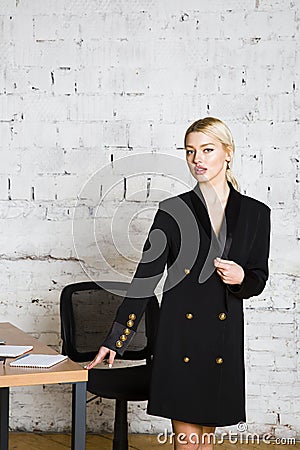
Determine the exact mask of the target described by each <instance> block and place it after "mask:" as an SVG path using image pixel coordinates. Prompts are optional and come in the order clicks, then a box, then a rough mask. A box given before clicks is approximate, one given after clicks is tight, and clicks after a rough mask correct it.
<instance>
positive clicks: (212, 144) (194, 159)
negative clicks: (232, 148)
mask: <svg viewBox="0 0 300 450" xmlns="http://www.w3.org/2000/svg"><path fill="white" fill-rule="evenodd" d="M185 148H186V160H187V163H188V166H189V169H190V171H191V174H192V175H193V177H194V178H196V180H197V181H198V182H199V183H203V182H212V183H214V184H215V183H217V182H218V181H221V180H225V179H226V175H225V174H226V167H227V161H229V160H230V157H231V152H229V150H227V151H226V150H225V148H224V146H223V144H222V143H221V142H220V141H219V140H217V139H216V138H214V137H211V136H208V135H207V134H204V133H202V132H201V131H193V132H192V133H189V134H188V135H187V137H186V145H185Z"/></svg>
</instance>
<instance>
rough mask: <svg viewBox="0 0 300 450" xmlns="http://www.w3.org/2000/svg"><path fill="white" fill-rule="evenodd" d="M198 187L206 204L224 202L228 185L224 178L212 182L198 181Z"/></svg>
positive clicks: (228, 190)
mask: <svg viewBox="0 0 300 450" xmlns="http://www.w3.org/2000/svg"><path fill="white" fill-rule="evenodd" d="M199 187H200V189H201V192H202V194H203V197H204V199H205V202H206V203H207V204H210V205H212V204H215V203H220V202H221V203H226V200H227V198H228V195H229V192H230V187H229V185H228V183H227V180H226V178H225V179H223V180H221V181H218V182H217V183H214V184H212V183H211V182H209V181H208V182H202V183H199Z"/></svg>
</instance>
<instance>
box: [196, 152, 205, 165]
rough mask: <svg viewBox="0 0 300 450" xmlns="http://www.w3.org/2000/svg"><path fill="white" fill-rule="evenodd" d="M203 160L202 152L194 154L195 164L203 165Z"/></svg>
mask: <svg viewBox="0 0 300 450" xmlns="http://www.w3.org/2000/svg"><path fill="white" fill-rule="evenodd" d="M202 159H203V158H202V155H201V152H200V151H195V154H194V162H195V164H198V163H201V162H202Z"/></svg>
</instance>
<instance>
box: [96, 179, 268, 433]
mask: <svg viewBox="0 0 300 450" xmlns="http://www.w3.org/2000/svg"><path fill="white" fill-rule="evenodd" d="M228 185H229V188H230V193H229V197H228V201H227V205H226V208H225V215H224V220H223V223H222V226H221V231H220V234H219V237H218V238H217V236H216V235H215V233H214V231H213V228H212V226H211V222H210V219H209V214H208V211H207V207H206V203H205V200H204V197H203V195H202V193H201V190H200V188H199V184H198V183H197V184H196V185H195V187H194V188H193V189H192V190H190V191H188V192H185V193H183V194H180V195H178V196H174V197H171V198H168V199H165V200H163V201H161V202H160V203H159V208H158V211H157V212H156V215H155V217H154V221H153V223H152V226H151V228H150V230H149V233H148V237H147V239H146V241H145V244H144V247H143V254H142V258H141V261H140V263H139V264H138V266H137V269H136V271H135V274H134V277H133V280H132V283H131V284H130V287H129V289H128V291H127V295H126V297H125V299H124V301H123V302H122V304H121V306H120V307H119V309H118V311H117V314H116V317H115V321H114V323H113V324H112V327H111V330H110V332H109V334H108V335H107V337H106V339H105V340H104V342H103V343H102V345H104V346H106V347H108V348H110V349H112V350H114V351H116V352H118V353H119V354H120V355H122V354H123V352H124V351H125V349H126V348H127V346H128V344H129V342H130V341H131V339H132V337H133V336H134V335H135V333H136V330H137V326H138V323H139V321H140V319H141V316H142V314H143V312H144V310H145V307H146V304H147V301H148V299H149V297H151V296H152V295H153V293H154V289H155V287H156V285H157V283H158V282H159V280H160V279H161V277H162V275H163V273H164V269H165V267H166V266H167V278H166V280H165V283H164V287H163V296H162V302H161V308H160V319H159V324H158V332H157V338H156V346H155V352H154V358H153V370H152V381H151V389H150V399H149V403H148V409H147V412H148V413H149V414H153V415H159V416H163V417H169V418H175V419H176V418H177V420H183V421H187V422H193V423H199V424H201V423H202V424H203V425H205V424H206V425H211V426H223V425H224V426H225V425H232V424H234V423H237V422H239V421H241V420H243V421H245V420H246V415H245V379H244V321H243V299H248V298H250V297H252V296H256V295H259V294H260V293H261V292H262V291H263V289H264V287H265V284H266V281H267V279H268V276H269V269H268V257H269V247H270V208H269V207H268V206H267V205H266V204H264V203H263V202H260V201H258V200H256V199H254V198H252V197H249V196H247V195H243V194H241V193H240V192H238V191H237V190H235V189H234V187H233V186H232V184H231V183H230V182H228ZM216 256H221V257H222V258H225V259H229V260H233V261H235V262H236V263H238V264H240V265H241V266H242V267H243V269H244V272H245V277H244V280H243V282H242V283H241V285H227V284H225V283H223V282H222V281H221V279H220V277H219V275H218V274H217V272H216V270H215V267H214V265H213V260H214V258H215V257H216ZM199 386H200V387H199ZM204 386H206V387H207V390H206V389H205V388H204ZM203 389H204V391H203ZM187 394H188V396H187ZM187 398H188V399H187Z"/></svg>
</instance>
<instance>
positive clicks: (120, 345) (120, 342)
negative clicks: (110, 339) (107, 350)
mask: <svg viewBox="0 0 300 450" xmlns="http://www.w3.org/2000/svg"><path fill="white" fill-rule="evenodd" d="M122 346H123V342H122V341H119V340H118V341H117V342H116V347H118V348H121V347H122Z"/></svg>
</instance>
